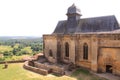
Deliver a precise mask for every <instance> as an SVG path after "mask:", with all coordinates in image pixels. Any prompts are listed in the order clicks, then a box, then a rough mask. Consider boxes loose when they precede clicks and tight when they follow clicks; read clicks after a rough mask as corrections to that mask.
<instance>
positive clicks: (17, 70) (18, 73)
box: [0, 63, 106, 80]
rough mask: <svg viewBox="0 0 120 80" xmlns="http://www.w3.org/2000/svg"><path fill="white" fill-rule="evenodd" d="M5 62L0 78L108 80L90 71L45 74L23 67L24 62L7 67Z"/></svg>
mask: <svg viewBox="0 0 120 80" xmlns="http://www.w3.org/2000/svg"><path fill="white" fill-rule="evenodd" d="M3 67H4V64H0V80H106V79H103V78H99V77H97V76H94V75H91V74H90V73H89V72H88V71H86V70H82V69H77V70H76V71H74V72H73V73H72V74H71V75H69V76H55V75H51V74H49V75H47V76H43V75H40V74H37V73H34V72H31V71H28V70H25V69H24V68H23V63H13V64H8V68H7V69H3Z"/></svg>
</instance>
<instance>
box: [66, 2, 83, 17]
mask: <svg viewBox="0 0 120 80" xmlns="http://www.w3.org/2000/svg"><path fill="white" fill-rule="evenodd" d="M74 13H75V14H78V15H82V14H81V11H80V9H79V8H78V7H77V6H75V3H73V4H72V6H70V7H69V8H68V11H67V14H74Z"/></svg>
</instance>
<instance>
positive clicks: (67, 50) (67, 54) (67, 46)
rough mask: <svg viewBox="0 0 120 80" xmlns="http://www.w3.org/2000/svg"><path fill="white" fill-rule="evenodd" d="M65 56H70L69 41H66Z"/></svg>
mask: <svg viewBox="0 0 120 80" xmlns="http://www.w3.org/2000/svg"><path fill="white" fill-rule="evenodd" d="M65 56H66V57H69V44H68V43H67V42H66V43H65Z"/></svg>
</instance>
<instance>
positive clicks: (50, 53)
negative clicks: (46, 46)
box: [49, 49, 53, 57]
mask: <svg viewBox="0 0 120 80" xmlns="http://www.w3.org/2000/svg"><path fill="white" fill-rule="evenodd" d="M49 56H51V57H53V53H52V50H51V49H50V50H49Z"/></svg>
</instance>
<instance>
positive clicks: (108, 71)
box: [106, 65, 112, 73]
mask: <svg viewBox="0 0 120 80" xmlns="http://www.w3.org/2000/svg"><path fill="white" fill-rule="evenodd" d="M106 72H107V73H112V66H111V65H106Z"/></svg>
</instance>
